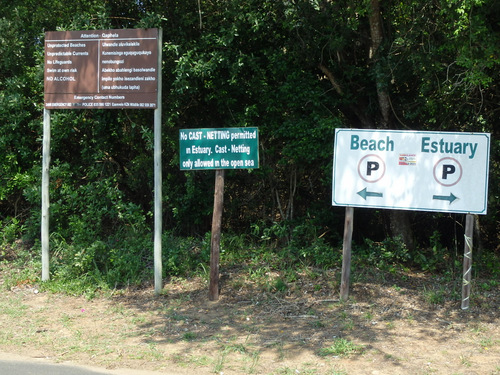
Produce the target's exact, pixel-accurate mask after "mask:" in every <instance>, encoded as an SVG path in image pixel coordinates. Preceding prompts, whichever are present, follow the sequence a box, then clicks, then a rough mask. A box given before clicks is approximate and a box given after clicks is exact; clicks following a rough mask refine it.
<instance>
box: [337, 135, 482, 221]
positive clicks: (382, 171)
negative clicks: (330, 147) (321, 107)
mask: <svg viewBox="0 0 500 375" xmlns="http://www.w3.org/2000/svg"><path fill="white" fill-rule="evenodd" d="M489 154H490V134H489V133H455V132H424V131H403V130H371V129H370V130H359V129H336V131H335V145H334V155H333V186H332V204H333V205H334V206H354V207H373V208H389V209H403V210H419V211H440V212H457V213H474V214H483V215H485V214H486V208H487V196H488V165H489Z"/></svg>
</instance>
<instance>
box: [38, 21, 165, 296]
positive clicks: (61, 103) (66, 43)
mask: <svg viewBox="0 0 500 375" xmlns="http://www.w3.org/2000/svg"><path fill="white" fill-rule="evenodd" d="M161 52H162V30H161V29H121V30H83V31H49V32H47V33H45V74H44V99H45V104H44V107H45V109H44V116H43V161H42V164H43V167H42V223H41V241H42V280H43V281H46V280H49V278H50V272H49V263H50V261H49V242H50V241H49V168H50V110H51V109H97V108H103V109H129V108H130V109H132V108H135V109H154V110H155V113H154V174H155V181H154V194H155V198H154V215H155V224H154V232H155V233H154V273H155V276H154V278H155V292H156V293H157V294H158V293H160V291H161V289H162V265H161V232H162V191H161V188H162V175H161V169H162V166H161V112H162V106H161V100H162V96H161V90H162V85H161V78H162V77H161V70H162V69H161V68H162V53H161Z"/></svg>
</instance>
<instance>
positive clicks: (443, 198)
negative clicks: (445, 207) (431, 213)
mask: <svg viewBox="0 0 500 375" xmlns="http://www.w3.org/2000/svg"><path fill="white" fill-rule="evenodd" d="M432 199H437V200H439V201H448V202H450V204H451V203H453V201H454V200H455V199H458V197H456V196H454V195H453V193H450V195H433V196H432Z"/></svg>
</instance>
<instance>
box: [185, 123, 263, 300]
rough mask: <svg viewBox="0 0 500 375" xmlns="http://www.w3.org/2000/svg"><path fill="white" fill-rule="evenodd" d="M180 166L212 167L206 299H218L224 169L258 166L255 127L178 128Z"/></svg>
mask: <svg viewBox="0 0 500 375" xmlns="http://www.w3.org/2000/svg"><path fill="white" fill-rule="evenodd" d="M179 151H180V152H179V156H180V158H179V159H180V160H179V162H180V163H179V164H180V168H181V170H184V171H193V170H215V191H214V211H213V214H212V215H213V216H212V236H211V240H210V285H209V289H208V299H209V300H210V301H217V300H218V299H219V291H220V288H219V260H220V237H221V228H222V211H223V208H224V171H225V170H226V169H232V170H236V169H253V168H259V130H258V129H257V128H251V127H248V128H205V129H181V130H179Z"/></svg>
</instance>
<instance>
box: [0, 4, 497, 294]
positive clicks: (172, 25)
mask: <svg viewBox="0 0 500 375" xmlns="http://www.w3.org/2000/svg"><path fill="white" fill-rule="evenodd" d="M0 9H1V13H0V14H1V15H0V234H1V236H0V243H1V247H0V256H1V257H2V259H3V260H4V261H7V262H10V261H12V260H13V259H14V255H13V254H17V257H18V258H17V260H18V261H20V262H24V264H30V265H31V267H28V268H27V270H26V271H25V272H26V274H25V275H20V276H19V277H20V278H23V277H24V278H30V277H31V278H37V277H39V276H38V272H39V270H40V240H39V235H40V234H39V233H40V206H41V197H40V185H41V138H42V122H43V118H42V114H43V73H44V65H43V56H44V48H43V40H44V32H46V31H53V30H87V29H116V28H148V27H161V28H162V29H163V35H164V37H163V40H164V44H163V91H164V92H163V101H164V103H163V108H164V113H163V140H162V142H163V195H164V197H163V207H164V212H163V222H164V227H165V228H164V229H165V231H164V241H163V244H164V246H163V257H164V259H163V261H164V273H165V275H164V276H165V277H170V276H174V275H186V274H189V273H190V272H203V271H206V267H207V264H208V256H209V255H208V254H209V248H208V247H209V240H208V237H207V233H208V232H209V231H210V222H211V212H212V206H213V184H214V176H213V172H208V171H207V172H181V171H180V170H179V154H178V131H179V129H185V128H202V127H245V126H257V127H259V133H260V142H261V144H260V160H261V167H260V169H258V170H253V171H231V172H228V173H227V175H226V188H225V206H224V214H223V223H224V229H223V232H224V235H223V239H222V251H223V254H222V261H223V262H226V263H225V264H226V265H228V266H229V265H238V264H240V265H241V264H245V263H246V264H252V262H257V263H258V262H264V263H266V262H268V263H267V264H272V265H273V266H275V267H279V268H281V269H286V268H287V267H293V266H294V265H297V264H309V265H314V266H315V267H323V268H328V267H338V266H339V262H340V247H341V236H342V231H343V219H344V210H343V209H341V208H332V207H331V206H330V199H331V198H330V196H331V168H332V165H331V164H332V146H333V134H334V129H335V128H337V127H354V128H388V129H413V130H439V131H462V132H490V133H491V134H492V137H491V139H492V144H491V159H490V186H489V204H488V215H486V216H481V217H479V218H477V221H476V224H477V225H476V233H475V236H476V238H475V241H476V249H477V252H475V257H474V262H475V270H476V272H482V273H484V274H487V275H491V277H492V278H496V279H498V275H499V271H498V270H499V267H498V266H499V261H498V259H499V256H500V245H499V243H500V237H499V233H500V211H499V202H500V187H499V185H500V184H499V181H500V166H499V163H500V157H499V154H500V124H499V116H498V114H499V109H500V107H499V104H498V103H500V86H499V83H500V76H499V74H498V72H499V65H500V3H498V2H497V1H495V0H466V1H463V0H460V1H458V0H432V1H425V2H422V1H416V0H412V1H404V2H399V1H385V2H380V3H379V1H378V0H372V1H367V0H359V1H344V0H341V1H328V0H296V1H285V0H283V1H275V0H238V1H234V0H225V1H219V0H214V1H198V2H196V1H189V2H188V1H176V0H174V1H169V0H163V1H161V0H160V1H129V0H120V1H104V2H103V1H93V0H75V1H72V2H63V1H54V0H51V1H46V0H39V1H32V0H0ZM152 124H153V113H152V111H140V110H92V111H90V110H71V111H65V110H59V111H53V113H52V147H51V149H52V162H51V182H50V195H51V207H50V209H51V217H50V223H51V228H50V232H51V238H50V246H51V261H52V265H51V271H52V278H53V279H54V280H59V281H65V282H67V283H69V284H74V285H75V288H76V289H75V290H82V288H83V289H85V288H88V289H89V290H95V289H97V288H109V287H115V286H123V285H129V284H140V283H142V282H144V281H147V280H150V279H151V277H152V253H153V251H152V210H153V208H152V207H153V204H152V200H153V186H152V185H153V129H152ZM463 226H464V217H463V215H450V214H437V213H424V212H406V213H403V214H401V213H399V214H398V215H394V214H393V213H391V212H389V211H380V210H356V214H355V233H354V242H355V256H356V257H357V259H361V260H363V261H364V262H365V263H367V264H371V265H373V266H376V267H381V268H384V269H388V270H391V269H392V270H394V269H395V268H394V267H400V266H402V267H418V268H420V269H424V270H429V271H432V272H437V273H445V274H456V273H457V272H458V270H459V269H460V267H461V256H460V254H461V253H462V249H463ZM21 249H28V251H27V252H24V253H23V254H24V255H23V257H21V258H19V253H20V252H21ZM475 251H476V250H475ZM261 264H263V263H261ZM256 269H257V268H256Z"/></svg>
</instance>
